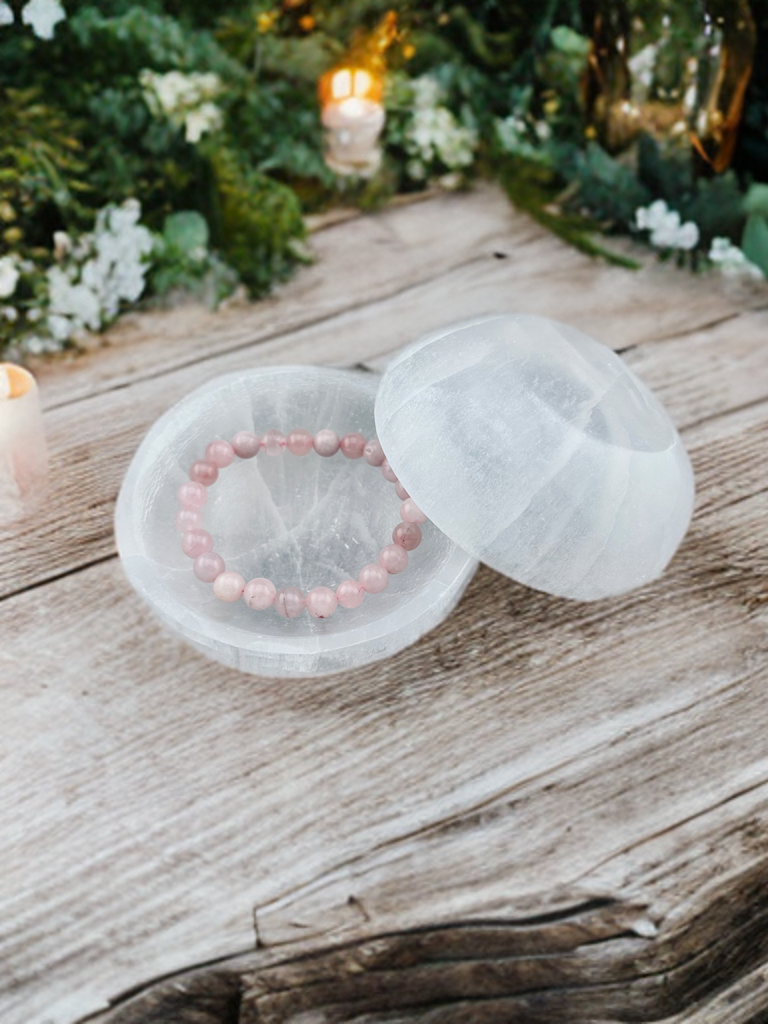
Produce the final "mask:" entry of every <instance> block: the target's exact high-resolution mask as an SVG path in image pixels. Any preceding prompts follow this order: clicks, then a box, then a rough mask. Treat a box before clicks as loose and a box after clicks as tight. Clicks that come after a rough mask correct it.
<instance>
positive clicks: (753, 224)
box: [741, 186, 768, 277]
mask: <svg viewBox="0 0 768 1024" xmlns="http://www.w3.org/2000/svg"><path fill="white" fill-rule="evenodd" d="M753 187H754V186H753ZM741 248H742V251H743V253H744V255H745V256H746V257H747V259H748V260H750V261H751V262H752V263H754V264H756V265H757V266H758V267H760V269H761V270H762V272H763V273H764V274H765V276H766V277H768V221H766V220H765V218H763V217H761V216H760V214H759V213H750V215H749V217H747V225H746V227H745V228H744V234H743V235H742V238H741Z"/></svg>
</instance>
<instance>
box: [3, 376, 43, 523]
mask: <svg viewBox="0 0 768 1024" xmlns="http://www.w3.org/2000/svg"><path fill="white" fill-rule="evenodd" d="M47 481H48V446H47V445H46V442H45V432H44V430H43V415H42V412H41V409H40V396H39V394H38V390H37V382H36V381H35V378H34V377H33V376H32V374H31V373H30V372H29V371H28V370H25V369H24V368H23V367H21V366H15V365H14V364H13V363H0V522H3V523H8V522H12V521H13V520H15V519H18V518H19V517H21V516H23V515H24V514H25V513H27V512H30V511H32V510H33V509H34V507H35V506H36V505H37V504H38V503H39V501H40V499H41V497H42V495H43V493H44V491H45V487H46V484H47Z"/></svg>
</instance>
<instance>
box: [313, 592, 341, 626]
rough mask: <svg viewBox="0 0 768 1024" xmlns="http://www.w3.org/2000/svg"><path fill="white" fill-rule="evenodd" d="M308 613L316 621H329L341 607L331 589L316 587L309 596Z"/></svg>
mask: <svg viewBox="0 0 768 1024" xmlns="http://www.w3.org/2000/svg"><path fill="white" fill-rule="evenodd" d="M306 604H307V611H308V612H309V614H310V615H311V616H312V617H313V618H315V619H328V618H330V616H331V615H333V613H334V612H335V611H336V609H337V608H338V605H339V601H338V598H337V597H336V595H335V594H334V592H333V591H332V590H331V588H330V587H314V589H312V590H310V592H309V593H308V594H307V601H306Z"/></svg>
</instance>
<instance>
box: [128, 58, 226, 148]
mask: <svg viewBox="0 0 768 1024" xmlns="http://www.w3.org/2000/svg"><path fill="white" fill-rule="evenodd" d="M139 81H140V82H141V86H142V89H143V90H144V99H145V101H146V103H147V105H148V107H149V109H150V110H151V111H152V112H153V114H155V116H156V117H160V116H163V117H167V118H168V119H169V120H170V121H171V122H172V123H173V124H175V125H177V126H178V127H179V128H184V134H185V137H186V139H187V142H191V143H196V142H199V141H200V139H201V138H202V136H203V135H205V134H206V133H207V132H213V131H217V130H218V129H219V128H221V125H222V121H223V116H222V112H221V109H220V108H219V107H218V106H217V105H216V104H215V103H214V102H213V100H214V99H215V98H216V97H217V96H218V95H219V94H220V93H221V91H222V83H221V79H220V78H219V76H218V75H216V74H214V73H213V72H205V73H203V72H193V73H192V74H189V75H185V74H184V73H183V72H181V71H169V72H167V74H164V75H161V74H159V73H158V72H156V71H151V70H149V69H148V68H145V69H144V70H143V71H142V72H141V73H140V74H139Z"/></svg>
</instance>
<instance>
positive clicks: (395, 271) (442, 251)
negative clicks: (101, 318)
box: [39, 186, 740, 406]
mask: <svg viewBox="0 0 768 1024" xmlns="http://www.w3.org/2000/svg"><path fill="white" fill-rule="evenodd" d="M313 241H314V248H315V250H316V253H317V257H318V262H317V263H316V265H315V266H313V267H311V268H309V269H305V270H301V271H300V272H299V273H298V274H297V275H296V277H295V278H294V279H293V280H292V281H291V282H290V283H289V284H288V285H287V286H285V287H284V288H281V289H280V290H279V291H278V292H277V294H276V295H275V296H274V297H273V298H271V299H268V300H266V301H264V302H260V303H257V304H256V305H252V306H245V307H243V306H236V307H234V308H232V309H229V310H224V311H221V312H220V313H218V314H213V313H209V312H206V311H205V310H203V309H200V308H198V307H191V306H188V307H184V308H181V309H175V310H167V311H159V312H154V313H145V314H141V315H139V316H129V317H125V318H124V319H123V321H121V323H120V324H119V325H118V326H117V327H116V328H114V329H113V330H112V331H111V332H110V333H109V334H108V335H107V339H106V341H107V346H108V347H107V348H105V349H103V350H101V351H97V352H91V353H85V354H80V355H73V354H68V355H67V356H66V357H65V358H63V359H62V360H60V361H58V362H53V363H51V362H46V363H42V364H41V365H40V367H39V372H40V374H41V377H42V383H43V389H42V394H43V401H44V402H45V404H46V405H48V406H56V405H61V404H63V403H65V402H71V401H75V400H78V399H80V398H83V397H87V396H89V395H92V394H94V393H99V392H102V391H104V390H109V389H114V388H122V387H125V386H127V385H128V384H130V383H132V382H135V381H139V380H144V379H146V378H148V377H155V376H157V375H158V374H162V373H167V372H170V371H172V370H174V369H178V368H180V367H183V366H187V365H189V364H190V363H193V362H196V361H198V360H210V359H212V358H215V357H216V356H220V355H225V354H227V353H228V352H235V351H237V350H238V349H244V348H250V347H251V346H254V345H256V344H260V343H264V342H270V341H271V342H273V343H277V344H278V345H280V346H281V347H282V346H283V338H284V337H285V336H286V335H291V334H294V333H295V332H300V331H301V329H302V328H304V327H307V326H311V325H318V326H319V330H318V331H317V332H316V334H315V339H314V341H313V346H315V347H316V348H317V351H318V353H319V354H318V355H316V356H310V357H309V361H312V362H316V361H326V362H327V361H329V358H328V357H327V356H326V355H325V354H324V346H325V341H326V339H327V338H329V337H331V336H332V335H334V334H335V333H336V332H337V331H338V330H341V331H342V332H343V331H344V329H345V326H346V323H347V320H346V317H345V314H349V313H354V312H355V311H359V310H361V309H362V308H363V307H369V306H371V304H375V306H373V307H372V308H370V309H369V310H367V312H366V313H365V316H364V323H363V325H362V327H361V328H359V333H358V334H357V335H352V336H351V337H348V338H347V343H346V355H345V357H343V358H342V360H341V361H342V362H344V363H345V364H346V363H348V362H350V361H354V360H355V359H356V358H361V357H365V356H366V355H367V354H368V353H369V352H370V351H371V350H370V349H368V350H367V351H366V350H364V349H363V350H361V352H360V355H359V356H358V344H359V342H360V340H361V335H366V334H367V333H368V332H369V331H371V330H373V331H374V332H376V333H378V334H380V335H381V336H382V337H383V338H384V339H385V342H384V347H383V348H380V349H379V350H378V351H386V350H390V351H391V350H392V349H395V348H397V347H399V346H400V345H403V344H405V343H406V342H408V341H412V340H413V339H414V338H415V337H417V336H418V335H419V334H420V333H422V332H424V331H427V330H432V329H433V328H434V327H435V326H436V325H438V324H440V323H446V322H448V321H450V320H451V319H454V318H457V319H458V318H462V317H465V316H470V315H472V314H473V313H478V312H480V313H482V312H486V311H491V312H497V311H502V312H530V313H540V314H543V315H545V316H553V317H559V318H560V319H563V320H566V321H568V322H572V323H574V324H576V326H579V327H582V328H583V329H584V330H586V331H587V332H588V333H591V334H593V335H594V336H595V337H596V338H598V339H599V340H601V341H604V342H605V343H606V344H608V345H611V346H612V347H614V348H626V347H627V346H630V345H634V344H637V343H638V342H644V341H648V340H652V339H658V338H664V337H668V336H671V335H673V334H679V333H683V332H690V331H693V330H696V329H699V328H701V327H703V326H705V325H707V324H710V323H716V322H719V321H721V320H723V319H727V318H730V317H733V316H735V315H736V314H737V313H738V312H739V310H740V306H739V305H738V303H734V301H733V299H732V298H731V297H729V296H728V294H727V293H726V290H725V287H724V285H723V283H722V282H721V281H720V279H718V278H715V279H714V283H713V286H710V287H706V286H703V285H702V282H701V281H700V280H697V279H696V278H694V277H693V276H692V275H690V274H686V273H683V272H678V271H674V270H672V272H670V269H669V268H668V267H663V266H661V265H659V264H657V263H654V262H650V261H649V263H648V264H647V265H646V266H644V267H643V269H642V270H640V271H638V272H636V273H631V272H628V271H626V270H623V269H621V268H618V267H613V266H609V265H607V264H605V263H602V262H600V261H595V260H593V259H590V258H589V257H587V256H585V255H584V254H582V253H579V252H577V251H576V250H575V249H572V248H570V247H569V246H566V245H563V244H562V243H561V242H560V241H559V239H557V238H555V237H554V236H553V235H551V234H550V233H549V232H547V231H545V230H544V229H543V228H541V227H540V226H538V225H536V224H534V223H533V222H532V221H531V220H530V219H529V218H528V217H526V216H525V215H524V214H521V213H519V212H517V211H515V210H514V209H513V208H512V207H511V206H510V204H509V203H508V201H507V200H506V198H505V196H504V195H503V193H502V192H501V190H500V189H498V188H497V187H495V186H485V187H483V188H479V189H478V190H477V191H475V192H473V193H471V194H469V195H461V196H458V195H444V196H439V197H437V198H434V199H430V200H428V201H426V202H424V203H419V204H416V205H414V206H409V207H407V208H405V209H403V208H399V209H393V210H389V211H386V212H384V213H382V214H380V215H378V216H376V217H363V218H360V219H357V220H353V221H349V222H346V223H343V224H340V225H337V226H335V227H333V228H329V229H327V230H326V231H322V232H320V233H319V234H318V235H316V236H315V237H314V240H313ZM446 276H447V277H448V281H447V282H446V286H444V287H443V288H441V287H440V285H439V281H440V279H441V278H444V277H446ZM431 284H435V285H436V286H437V287H436V289H435V290H434V291H432V290H430V287H429V286H430V285H431ZM650 295H652V296H653V301H652V303H649V301H648V297H649V296H650ZM585 296H588V297H589V299H588V301H586V302H585ZM289 349H290V341H288V344H287V350H289ZM350 357H351V358H350ZM304 358H305V359H306V358H307V357H306V356H305V357H304ZM214 372H215V371H214Z"/></svg>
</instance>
